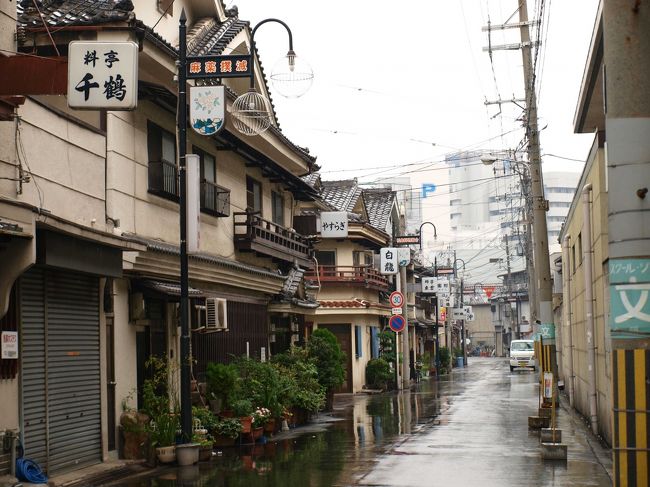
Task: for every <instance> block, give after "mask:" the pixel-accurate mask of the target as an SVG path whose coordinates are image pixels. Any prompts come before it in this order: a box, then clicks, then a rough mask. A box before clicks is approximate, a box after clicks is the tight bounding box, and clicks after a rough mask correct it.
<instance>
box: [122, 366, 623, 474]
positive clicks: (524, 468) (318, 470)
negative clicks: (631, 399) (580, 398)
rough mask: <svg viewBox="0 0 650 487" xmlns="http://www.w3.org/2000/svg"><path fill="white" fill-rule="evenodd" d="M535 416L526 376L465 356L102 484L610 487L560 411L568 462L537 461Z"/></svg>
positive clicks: (589, 441)
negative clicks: (272, 430) (446, 367)
mask: <svg viewBox="0 0 650 487" xmlns="http://www.w3.org/2000/svg"><path fill="white" fill-rule="evenodd" d="M536 410H537V384H536V375H535V374H533V373H532V372H527V371H515V372H514V373H510V371H509V370H508V364H507V362H506V361H505V360H504V359H501V358H471V359H470V366H469V367H468V368H466V369H461V370H458V369H456V370H455V371H454V373H453V374H452V375H451V376H449V377H447V378H442V379H441V380H440V381H435V380H423V381H422V382H421V383H419V384H417V385H416V386H414V388H413V389H412V391H411V392H408V393H402V394H397V393H387V394H380V395H357V396H343V397H339V398H338V399H337V402H336V406H335V411H334V414H333V415H331V416H330V415H320V417H318V418H316V421H315V422H314V423H313V424H312V425H310V426H308V427H305V428H299V429H297V430H294V431H290V432H287V433H282V434H280V435H278V436H276V437H275V438H273V439H269V441H268V442H267V443H266V444H256V445H250V446H241V447H239V448H229V449H225V450H224V451H222V452H219V454H218V456H216V457H214V459H213V460H212V461H211V462H206V463H202V464H200V465H198V466H194V467H184V468H170V469H166V470H162V471H158V472H157V474H156V476H155V477H140V478H136V479H132V480H128V481H121V482H119V483H114V484H112V485H113V486H114V487H118V486H122V487H144V486H165V485H170V486H171V485H188V486H190V485H196V486H198V485H201V486H229V487H236V486H261V485H265V486H308V485H318V486H323V487H325V486H348V485H362V486H425V485H426V486H437V485H440V486H445V487H450V486H473V485H481V486H509V485H512V486H515V485H516V486H521V485H525V486H542V485H543V486H551V485H558V486H563V487H564V486H570V485H576V486H585V485H589V486H608V485H611V480H610V476H609V474H608V470H611V453H610V452H609V451H608V450H605V449H603V448H602V447H601V446H600V445H599V443H598V441H597V440H596V439H595V438H594V437H593V436H591V434H590V433H589V432H588V430H587V428H585V427H584V425H583V424H582V422H581V420H580V419H579V418H577V417H575V416H571V415H570V413H568V412H567V411H566V410H565V409H564V408H563V409H561V410H560V413H559V420H558V424H559V428H561V429H562V432H563V440H564V443H566V444H567V445H568V461H566V462H543V461H542V460H541V457H540V448H539V437H538V435H537V434H536V433H534V432H529V431H528V428H527V417H528V416H530V415H534V414H535V413H536Z"/></svg>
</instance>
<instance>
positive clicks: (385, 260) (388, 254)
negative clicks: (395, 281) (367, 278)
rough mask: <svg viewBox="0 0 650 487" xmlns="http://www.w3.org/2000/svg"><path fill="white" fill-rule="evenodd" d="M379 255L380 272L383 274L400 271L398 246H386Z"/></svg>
mask: <svg viewBox="0 0 650 487" xmlns="http://www.w3.org/2000/svg"><path fill="white" fill-rule="evenodd" d="M379 255H380V259H379V265H380V269H379V272H380V273H381V274H397V273H398V272H399V265H398V264H399V263H398V261H397V249H396V248H394V247H384V248H382V249H381V250H380V251H379Z"/></svg>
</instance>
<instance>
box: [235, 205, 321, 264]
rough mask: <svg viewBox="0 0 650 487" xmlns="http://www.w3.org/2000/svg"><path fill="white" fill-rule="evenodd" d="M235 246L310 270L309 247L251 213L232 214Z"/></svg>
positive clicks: (308, 243)
mask: <svg viewBox="0 0 650 487" xmlns="http://www.w3.org/2000/svg"><path fill="white" fill-rule="evenodd" d="M233 219H234V223H235V237H234V239H235V246H236V247H237V249H238V250H241V251H252V252H257V253H258V254H261V255H265V256H268V257H272V258H274V259H279V260H283V261H286V262H294V261H296V260H297V261H298V262H299V263H300V264H301V265H303V266H305V267H313V265H314V261H313V260H312V246H311V244H310V242H309V241H308V240H307V239H306V238H305V237H303V236H302V235H301V234H299V233H297V232H295V231H293V230H289V229H288V228H285V227H283V226H281V225H278V224H277V223H273V222H270V221H268V220H264V219H263V218H262V217H260V216H259V215H257V214H255V213H233Z"/></svg>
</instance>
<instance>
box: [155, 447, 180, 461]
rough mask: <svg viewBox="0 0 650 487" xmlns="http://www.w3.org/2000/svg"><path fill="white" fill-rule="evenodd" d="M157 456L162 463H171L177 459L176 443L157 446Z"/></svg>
mask: <svg viewBox="0 0 650 487" xmlns="http://www.w3.org/2000/svg"><path fill="white" fill-rule="evenodd" d="M156 456H157V457H158V461H159V462H160V463H171V462H173V461H174V460H176V445H171V446H161V447H158V448H156Z"/></svg>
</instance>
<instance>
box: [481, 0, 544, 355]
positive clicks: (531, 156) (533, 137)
mask: <svg viewBox="0 0 650 487" xmlns="http://www.w3.org/2000/svg"><path fill="white" fill-rule="evenodd" d="M518 1H519V22H518V23H517V24H516V27H518V28H519V32H520V35H521V43H520V44H507V45H503V46H492V45H491V43H490V46H489V47H488V48H487V49H486V50H488V51H490V55H491V53H492V51H493V50H514V49H521V56H522V61H523V69H524V84H525V86H524V88H525V94H526V108H527V119H526V136H527V138H528V165H529V169H530V185H531V193H532V207H533V208H532V217H533V218H532V220H533V222H532V224H533V228H532V230H533V235H532V239H533V258H534V266H535V272H536V287H537V292H536V293H535V300H536V304H537V306H536V308H537V312H538V316H537V318H538V319H539V320H540V322H541V324H542V325H543V328H541V329H540V330H538V331H539V332H540V333H542V336H543V338H544V339H545V341H547V343H548V340H552V341H554V339H555V325H554V323H553V294H552V291H553V290H552V285H551V267H550V263H549V256H548V233H547V228H546V212H547V211H548V202H547V200H546V199H545V198H544V185H543V178H542V167H541V156H540V148H539V130H538V128H537V97H536V96H535V73H534V71H533V63H532V56H531V47H533V46H534V45H535V44H536V43H533V42H531V41H530V31H529V26H530V25H531V23H533V22H530V21H529V20H528V4H527V0H518ZM506 25H508V24H506ZM510 27H511V25H508V28H510ZM505 28H506V26H504V25H500V26H488V27H487V30H488V31H490V30H497V29H499V30H500V29H505Z"/></svg>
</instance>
